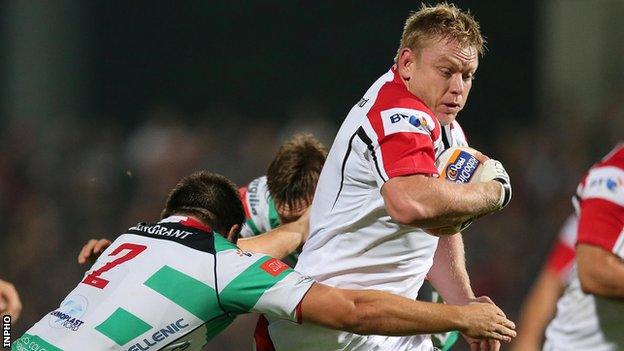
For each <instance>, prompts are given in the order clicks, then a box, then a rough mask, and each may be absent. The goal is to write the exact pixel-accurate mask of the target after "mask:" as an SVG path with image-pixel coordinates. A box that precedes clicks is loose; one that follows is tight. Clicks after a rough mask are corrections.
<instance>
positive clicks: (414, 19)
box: [394, 2, 485, 61]
mask: <svg viewBox="0 0 624 351" xmlns="http://www.w3.org/2000/svg"><path fill="white" fill-rule="evenodd" d="M436 37H437V38H440V39H446V40H449V41H453V42H457V43H459V44H460V45H462V46H466V47H468V46H474V47H475V48H476V49H477V52H478V53H479V56H483V54H484V52H485V39H484V38H483V36H482V35H481V29H480V28H479V23H478V22H477V21H476V20H475V18H474V17H473V16H472V15H471V14H470V11H465V12H464V11H462V10H460V9H459V8H457V7H456V6H455V5H454V4H448V3H446V2H444V3H440V4H437V5H435V6H429V5H425V4H423V5H422V6H421V7H420V10H418V11H416V12H412V13H411V14H410V16H409V17H408V18H407V20H405V27H403V34H402V35H401V44H400V46H399V49H398V50H397V54H396V56H395V58H394V60H395V61H398V60H399V55H400V54H401V50H403V49H404V48H410V49H412V50H414V51H418V50H420V49H421V48H422V47H423V45H424V43H425V42H426V41H427V40H430V39H433V38H436Z"/></svg>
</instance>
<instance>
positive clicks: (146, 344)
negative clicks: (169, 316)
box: [128, 318, 190, 351]
mask: <svg viewBox="0 0 624 351" xmlns="http://www.w3.org/2000/svg"><path fill="white" fill-rule="evenodd" d="M189 326H190V324H189V323H187V322H186V321H185V320H184V318H180V319H178V320H177V321H175V322H173V323H170V324H168V325H167V326H166V327H164V328H161V329H160V330H158V331H156V332H154V333H152V335H150V336H149V337H147V338H144V339H143V340H142V341H141V342H138V343H136V344H134V345H132V346H130V347H129V348H128V351H146V350H149V349H151V348H152V347H154V346H156V345H158V344H159V343H160V342H162V341H165V340H167V338H169V337H170V336H174V335H176V334H177V333H179V332H181V331H185V330H186V328H188V327H189ZM174 339H175V338H174ZM157 349H159V348H157ZM180 350H183V349H180Z"/></svg>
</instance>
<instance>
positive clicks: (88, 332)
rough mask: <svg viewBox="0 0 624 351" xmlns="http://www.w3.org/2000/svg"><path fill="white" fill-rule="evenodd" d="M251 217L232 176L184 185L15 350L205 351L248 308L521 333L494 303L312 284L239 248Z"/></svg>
mask: <svg viewBox="0 0 624 351" xmlns="http://www.w3.org/2000/svg"><path fill="white" fill-rule="evenodd" d="M243 219H244V213H243V208H242V204H241V202H240V200H239V197H238V193H237V190H236V188H235V187H234V186H233V184H232V183H231V182H230V181H229V180H227V179H226V178H224V177H222V176H219V175H215V174H211V173H207V172H197V173H194V174H192V175H191V176H189V177H186V178H184V179H183V180H181V181H180V182H179V183H178V184H177V185H176V187H175V188H174V189H173V190H172V192H171V193H170V195H169V198H168V199H167V204H166V207H165V209H164V210H163V213H162V219H161V221H160V222H158V223H155V224H146V223H139V224H137V225H136V226H134V227H131V228H130V229H128V231H127V232H126V234H123V235H121V236H120V237H118V238H117V239H116V240H115V241H114V242H113V243H112V245H111V246H110V247H109V248H108V249H107V250H106V251H105V252H104V253H103V254H102V255H101V256H100V258H99V259H98V261H97V262H96V263H95V265H94V266H93V267H91V269H90V270H89V271H88V272H87V273H86V274H85V276H84V279H83V280H82V281H81V282H80V283H79V284H78V286H77V287H76V288H75V289H74V290H73V291H71V292H70V294H69V295H68V296H67V297H66V298H65V300H64V301H63V302H62V303H61V305H60V307H59V308H58V309H56V310H54V311H52V312H50V313H49V315H47V316H45V317H44V318H42V319H41V320H40V321H39V322H38V323H36V324H35V325H34V326H33V327H32V328H30V329H29V330H28V331H27V332H26V333H25V334H24V335H23V336H22V337H21V338H19V339H18V340H17V341H15V342H14V343H13V345H12V350H14V351H24V350H43V349H45V350H48V351H58V350H85V349H88V350H128V351H139V350H141V351H145V350H148V349H153V350H200V349H201V348H202V347H203V346H204V345H205V344H206V343H207V342H208V340H210V339H211V338H212V337H214V336H215V335H217V334H218V333H219V332H221V331H222V330H223V329H225V328H226V327H227V325H229V324H230V323H231V322H232V321H233V319H234V318H235V317H236V316H237V315H239V314H242V313H247V312H259V313H265V314H268V315H271V316H273V317H275V318H283V319H285V320H289V321H290V322H291V323H300V322H301V321H307V322H311V323H318V324H319V325H323V326H325V327H329V328H339V329H343V330H348V331H351V332H354V333H358V334H363V335H365V334H370V333H378V334H388V335H410V334H414V333H420V332H422V331H423V330H424V328H425V326H426V328H427V330H429V329H430V328H433V329H434V331H447V330H451V329H455V328H457V329H459V330H462V331H463V332H465V333H467V334H468V335H471V336H474V337H490V338H496V339H500V340H507V341H508V340H510V338H511V337H513V336H515V332H514V331H513V328H514V326H513V323H512V322H510V321H508V320H507V319H506V318H505V316H504V313H503V312H502V311H501V310H500V309H498V308H497V307H495V306H493V305H491V304H486V303H473V304H470V305H468V306H462V307H458V306H448V305H444V304H432V303H425V302H418V301H413V300H411V299H407V298H403V297H400V296H396V295H392V294H389V293H385V292H380V291H372V290H367V291H362V290H342V289H337V288H332V287H329V286H327V285H323V284H319V283H315V282H314V281H313V280H312V279H310V278H308V277H306V276H303V275H301V274H299V273H297V272H296V271H293V270H292V269H291V268H289V267H288V266H287V265H286V264H284V263H282V262H281V261H279V260H277V259H274V258H271V257H269V256H265V255H260V254H254V253H250V252H246V251H243V250H241V249H239V248H238V247H237V246H236V245H235V244H234V242H236V238H237V236H238V232H239V229H240V226H241V225H242V223H243ZM219 233H226V235H225V236H222V235H221V234H219ZM226 237H227V239H226ZM254 240H255V239H254V238H252V239H250V240H249V242H253V241H254Z"/></svg>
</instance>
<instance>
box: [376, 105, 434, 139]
mask: <svg viewBox="0 0 624 351" xmlns="http://www.w3.org/2000/svg"><path fill="white" fill-rule="evenodd" d="M380 114H381V120H382V122H383V127H384V133H385V135H390V134H394V133H406V132H407V133H409V132H412V133H421V134H425V135H430V134H431V132H432V131H433V130H434V128H435V122H434V121H433V118H431V116H429V115H428V114H427V113H425V112H423V111H419V110H413V109H409V108H391V109H389V110H385V111H381V112H380Z"/></svg>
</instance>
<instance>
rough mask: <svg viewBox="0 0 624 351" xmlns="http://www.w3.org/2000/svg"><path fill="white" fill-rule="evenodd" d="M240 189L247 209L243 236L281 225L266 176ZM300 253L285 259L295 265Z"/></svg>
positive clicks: (298, 251)
mask: <svg viewBox="0 0 624 351" xmlns="http://www.w3.org/2000/svg"><path fill="white" fill-rule="evenodd" d="M238 191H239V193H240V198H241V201H242V202H243V208H244V209H245V224H243V228H242V229H241V232H240V235H241V237H243V238H249V237H252V236H256V235H259V234H262V233H266V232H268V231H270V230H272V229H275V228H277V227H279V226H280V225H281V222H280V218H279V215H278V214H277V210H276V209H275V202H274V201H273V198H271V194H270V193H269V187H268V186H267V177H266V176H262V177H259V178H256V179H254V180H252V181H251V182H250V183H249V184H248V185H247V186H245V187H242V188H240V189H239V190H238ZM300 253H301V250H297V251H295V252H293V253H291V254H290V255H288V256H287V257H286V258H284V261H285V262H286V263H288V264H290V265H291V266H293V267H294V265H295V264H297V259H298V258H299V254H300Z"/></svg>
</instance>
